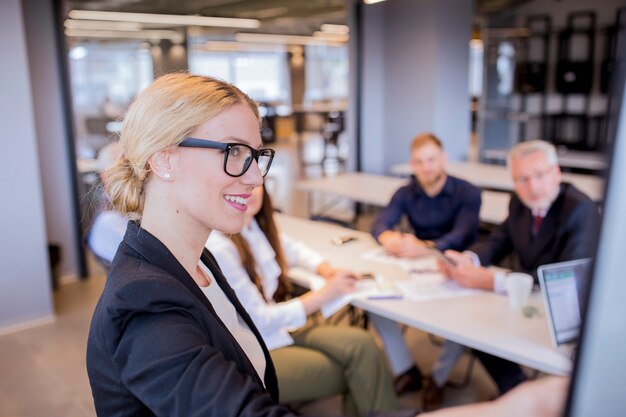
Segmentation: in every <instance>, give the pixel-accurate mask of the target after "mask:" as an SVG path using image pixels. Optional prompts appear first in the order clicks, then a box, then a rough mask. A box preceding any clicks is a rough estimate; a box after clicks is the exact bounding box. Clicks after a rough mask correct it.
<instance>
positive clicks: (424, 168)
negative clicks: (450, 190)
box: [411, 143, 447, 187]
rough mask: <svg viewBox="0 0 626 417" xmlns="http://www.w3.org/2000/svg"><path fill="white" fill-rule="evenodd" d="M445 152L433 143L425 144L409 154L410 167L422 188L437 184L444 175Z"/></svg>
mask: <svg viewBox="0 0 626 417" xmlns="http://www.w3.org/2000/svg"><path fill="white" fill-rule="evenodd" d="M446 160H447V158H446V154H445V152H444V151H443V150H442V149H441V148H440V147H439V146H437V145H435V144H434V143H426V144H425V145H422V146H420V147H419V148H417V149H413V151H412V152H411V167H412V168H413V174H415V178H417V181H418V182H419V183H420V184H421V185H422V187H429V186H432V185H434V184H435V183H437V181H439V179H440V178H441V177H442V176H443V175H444V173H445V166H446Z"/></svg>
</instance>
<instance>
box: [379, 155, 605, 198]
mask: <svg viewBox="0 0 626 417" xmlns="http://www.w3.org/2000/svg"><path fill="white" fill-rule="evenodd" d="M389 171H390V173H391V174H392V175H396V176H401V177H407V176H410V175H411V174H413V170H412V169H411V165H410V164H408V163H404V164H396V165H392V166H391V168H390V170H389ZM446 171H447V172H448V174H450V175H452V176H454V177H458V178H462V179H464V180H466V181H469V182H471V183H472V184H474V185H475V186H477V187H480V188H482V189H485V190H495V191H506V192H513V191H514V188H513V180H512V179H511V173H510V172H509V170H508V169H507V168H506V167H505V166H502V165H491V164H483V163H480V162H449V163H448V164H447V165H446ZM561 175H562V179H563V181H564V182H569V183H571V184H573V185H575V186H576V188H578V189H579V190H580V191H582V192H583V193H585V194H587V195H588V196H589V198H591V199H592V200H593V201H595V202H600V201H602V200H603V199H604V179H603V178H602V177H600V176H597V175H584V174H572V173H569V172H563V173H562V174H561Z"/></svg>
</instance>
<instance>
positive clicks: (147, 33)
mask: <svg viewBox="0 0 626 417" xmlns="http://www.w3.org/2000/svg"><path fill="white" fill-rule="evenodd" d="M65 35H66V36H69V37H76V38H105V39H106V38H115V39H148V40H151V41H159V40H161V39H169V40H170V41H172V42H173V43H182V42H183V40H184V36H183V35H182V34H180V33H178V32H176V31H175V30H140V31H117V30H86V29H65Z"/></svg>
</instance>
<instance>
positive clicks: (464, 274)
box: [437, 250, 493, 290]
mask: <svg viewBox="0 0 626 417" xmlns="http://www.w3.org/2000/svg"><path fill="white" fill-rule="evenodd" d="M445 255H446V256H447V257H449V258H450V259H452V260H453V261H454V262H456V266H453V265H451V264H449V263H445V262H443V261H441V260H438V261H437V263H438V264H439V270H440V271H441V273H442V274H444V275H445V276H447V277H448V278H450V279H452V280H454V281H456V282H457V283H458V284H459V285H462V286H464V287H467V288H480V289H483V290H493V271H490V270H489V269H487V268H483V267H482V266H475V265H474V264H473V262H472V258H471V257H470V256H469V255H466V254H463V253H459V252H456V251H452V250H447V251H446V252H445Z"/></svg>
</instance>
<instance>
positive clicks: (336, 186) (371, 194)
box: [296, 172, 511, 225]
mask: <svg viewBox="0 0 626 417" xmlns="http://www.w3.org/2000/svg"><path fill="white" fill-rule="evenodd" d="M405 184H407V179H406V178H399V177H390V176H384V175H375V174H366V173H363V172H351V173H346V174H339V175H336V176H333V177H322V178H316V179H309V180H301V181H298V182H297V183H296V187H297V188H298V189H300V190H304V191H307V192H308V193H309V203H308V204H309V213H308V214H309V215H310V216H311V215H313V214H318V213H313V211H314V207H313V206H314V200H313V199H314V195H313V194H314V193H322V194H328V195H332V196H336V197H340V198H348V199H350V200H353V201H355V202H357V203H363V204H370V205H372V206H376V207H386V206H387V205H388V204H389V201H390V200H391V197H392V196H393V193H394V192H396V190H397V189H398V188H400V187H402V186H403V185H405ZM510 199H511V196H510V195H509V194H508V193H504V192H497V191H488V190H484V191H483V192H482V200H483V201H482V205H481V207H480V220H481V221H482V222H484V223H488V224H492V225H498V224H500V223H502V222H503V221H504V220H505V219H506V217H507V215H508V212H509V201H510Z"/></svg>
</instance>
